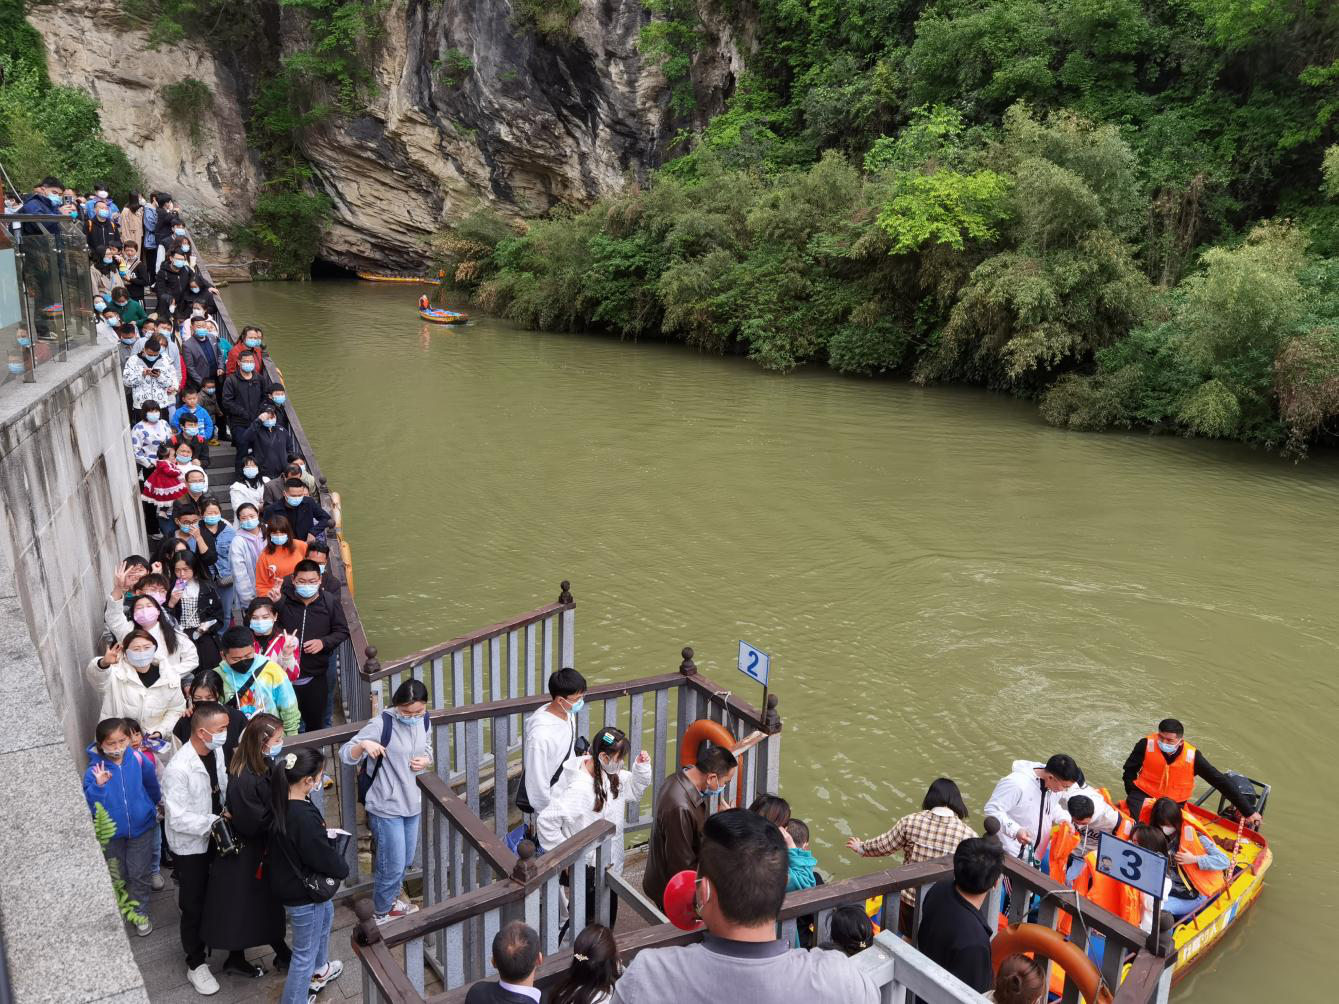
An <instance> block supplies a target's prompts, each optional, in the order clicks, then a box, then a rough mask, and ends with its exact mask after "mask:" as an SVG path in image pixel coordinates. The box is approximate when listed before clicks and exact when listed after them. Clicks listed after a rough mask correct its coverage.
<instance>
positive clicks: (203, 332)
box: [195, 328, 209, 338]
mask: <svg viewBox="0 0 1339 1004" xmlns="http://www.w3.org/2000/svg"><path fill="white" fill-rule="evenodd" d="M195 337H196V338H208V337H209V329H208V328H196V329H195Z"/></svg>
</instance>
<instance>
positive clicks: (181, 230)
mask: <svg viewBox="0 0 1339 1004" xmlns="http://www.w3.org/2000/svg"><path fill="white" fill-rule="evenodd" d="M172 236H174V237H185V236H186V228H185V227H173V228H172Z"/></svg>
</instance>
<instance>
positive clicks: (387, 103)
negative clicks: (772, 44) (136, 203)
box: [33, 0, 741, 270]
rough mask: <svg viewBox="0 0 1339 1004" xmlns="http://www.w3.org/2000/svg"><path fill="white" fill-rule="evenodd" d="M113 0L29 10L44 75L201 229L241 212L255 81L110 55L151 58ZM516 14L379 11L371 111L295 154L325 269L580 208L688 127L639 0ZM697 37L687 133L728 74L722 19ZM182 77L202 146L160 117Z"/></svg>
mask: <svg viewBox="0 0 1339 1004" xmlns="http://www.w3.org/2000/svg"><path fill="white" fill-rule="evenodd" d="M118 3H119V0H62V2H61V3H60V4H58V5H57V6H56V7H55V8H43V9H46V10H52V9H54V10H56V11H58V17H56V18H51V19H45V18H34V19H33V24H34V25H35V26H36V27H37V28H38V29H39V30H40V31H41V32H42V34H43V36H44V38H45V39H46V43H47V46H48V52H49V63H50V70H51V75H52V78H53V79H55V80H56V81H57V82H59V83H64V84H69V85H71V86H79V87H84V88H86V89H87V90H89V91H91V92H92V93H93V94H94V95H95V96H96V97H97V98H98V99H99V100H100V101H101V102H102V108H103V122H104V124H105V126H106V128H107V132H108V134H109V135H110V136H113V137H116V136H120V137H124V139H125V142H126V144H127V148H128V150H129V153H130V155H131V158H132V159H133V160H134V161H135V163H136V164H137V165H138V166H139V167H140V169H141V170H142V171H143V173H144V175H145V178H146V181H147V182H148V184H149V185H150V187H158V188H165V189H167V190H170V191H172V192H173V193H174V194H176V195H178V197H179V198H180V199H181V200H182V201H184V202H185V203H187V204H188V205H189V206H191V207H192V208H193V209H194V210H195V211H196V212H197V213H199V214H201V215H203V216H205V217H206V218H208V219H215V220H218V221H220V222H227V221H234V220H238V219H243V218H245V217H246V215H247V214H248V213H249V211H250V209H251V207H252V206H253V205H254V202H255V196H256V191H257V181H258V175H257V169H256V166H255V164H254V161H253V159H252V158H251V157H249V156H248V155H247V154H246V153H245V152H244V151H245V149H246V143H245V135H244V131H243V128H242V123H243V121H244V117H245V116H244V110H243V108H242V107H241V106H242V100H240V99H239V95H243V96H244V95H246V94H248V93H249V92H250V91H251V90H252V85H253V84H254V81H250V80H246V79H241V80H234V79H233V78H232V76H231V75H230V73H229V71H228V70H226V69H225V68H224V67H223V66H222V65H221V64H220V63H219V62H218V61H216V59H215V58H214V57H213V56H211V54H210V53H209V52H208V51H207V50H206V49H204V48H202V47H201V46H199V45H194V44H183V45H177V46H173V47H169V48H165V49H161V50H159V51H158V52H157V53H150V58H143V57H141V58H137V59H125V58H123V57H122V55H121V54H122V53H124V52H127V51H132V52H139V53H148V52H149V50H148V49H147V42H146V40H145V39H144V38H143V35H142V33H139V32H136V31H134V30H133V29H132V30H127V29H126V28H125V26H124V24H123V23H122V22H121V21H120V19H119V15H118V10H119V7H118ZM514 17H515V15H514V13H513V11H512V8H511V5H510V4H509V3H508V2H506V0H501V2H500V0H445V2H441V0H393V3H392V4H391V6H390V7H389V8H388V10H387V12H386V14H385V18H384V31H383V33H382V37H381V38H380V39H379V40H378V41H377V43H376V44H375V46H374V47H373V50H372V52H371V54H370V58H371V60H372V63H371V65H370V66H369V70H370V71H371V73H372V75H373V77H374V79H375V81H376V85H377V86H376V92H375V95H374V96H373V97H372V98H371V100H370V102H369V104H368V106H367V108H366V109H365V110H364V111H363V113H362V114H360V115H358V116H356V117H341V118H338V119H335V120H334V121H332V122H331V123H329V124H327V125H325V126H323V127H322V128H321V129H320V130H319V131H318V132H317V133H316V134H315V135H312V136H310V137H309V138H308V139H307V141H306V143H305V144H304V152H305V153H306V155H307V157H308V159H309V160H310V161H311V163H312V166H313V168H314V169H315V175H316V179H317V183H318V184H319V185H320V186H321V187H322V188H323V189H324V190H325V191H326V193H327V194H328V195H330V197H331V198H332V199H333V201H334V203H335V214H334V221H333V224H332V226H331V227H330V230H329V232H328V234H327V237H326V241H325V246H324V248H323V257H325V258H327V259H329V260H330V261H333V262H336V263H338V264H341V265H344V266H346V267H350V268H368V267H370V268H375V269H378V270H386V269H396V270H398V269H414V268H418V267H421V264H422V260H423V247H424V241H425V239H426V238H427V237H429V236H431V235H432V234H434V233H436V232H438V231H440V230H441V229H442V228H443V227H445V226H448V225H449V224H450V223H452V222H453V221H454V220H457V219H459V218H461V217H462V216H464V215H466V214H468V213H469V212H471V211H473V210H474V209H475V208H477V207H478V206H480V205H481V204H488V205H492V206H494V207H495V208H497V209H499V210H501V211H502V212H504V213H508V214H513V215H517V216H534V215H537V214H539V213H543V212H545V211H547V210H549V209H550V208H552V207H553V206H555V205H557V204H559V203H563V204H570V205H583V204H586V203H589V202H590V201H592V200H594V199H595V198H597V197H599V196H600V195H602V194H605V193H608V192H611V191H615V190H617V189H618V188H619V187H621V186H622V185H623V184H624V183H625V182H626V180H627V179H628V178H629V177H640V176H644V175H645V174H646V172H647V171H648V170H649V169H651V168H652V167H654V166H656V165H657V164H659V163H660V162H661V161H662V160H663V159H664V157H665V155H666V153H667V145H668V143H669V140H670V139H671V138H672V136H673V133H674V132H675V131H677V130H678V129H680V128H683V127H685V126H691V125H693V124H694V123H692V122H684V121H676V120H673V119H672V117H671V115H670V112H669V107H668V89H667V86H666V83H665V79H664V77H663V75H662V74H661V73H660V72H659V71H658V70H656V69H654V68H652V67H648V66H646V65H645V64H644V63H643V61H642V58H641V55H640V53H639V52H638V50H637V38H638V34H639V32H640V30H641V28H642V26H643V25H644V24H646V23H647V21H648V20H649V15H648V13H647V12H646V10H645V9H644V8H643V7H642V5H641V2H640V0H582V2H581V8H580V11H579V13H578V15H577V16H576V18H575V19H574V20H573V22H572V25H571V34H570V36H569V37H565V38H562V39H545V38H542V37H540V36H538V35H536V34H535V33H534V32H532V31H530V30H528V29H525V28H521V27H518V26H517V25H516V24H515V23H514ZM44 21H45V22H46V23H44ZM278 23H279V24H280V25H281V26H282V27H281V31H280V36H281V37H280V48H281V50H282V51H283V52H291V51H296V50H297V49H298V48H300V47H301V46H302V45H303V44H304V42H305V34H304V31H303V27H302V21H301V15H297V14H295V13H293V12H291V11H285V12H283V14H282V16H281V17H280V18H279V19H278ZM705 38H706V45H705V46H704V47H703V51H702V52H701V53H700V55H699V57H698V59H697V61H696V63H695V67H694V87H695V91H696V93H697V96H698V105H699V112H698V115H699V122H702V121H705V119H706V117H707V116H708V115H709V114H712V113H714V112H715V111H717V110H719V108H720V106H721V104H722V103H723V102H724V100H725V98H727V97H728V96H729V95H730V94H731V93H732V92H733V90H734V86H735V81H736V79H737V77H738V74H739V72H740V69H741V59H740V55H739V51H738V50H739V48H740V47H739V46H738V45H737V44H736V41H735V39H734V36H733V33H732V30H731V29H730V27H729V26H728V25H727V24H725V23H724V22H715V21H712V20H710V19H709V20H708V23H707V31H706V35H705ZM90 43H93V44H90ZM462 56H463V57H464V58H462ZM465 60H468V66H466V65H465ZM230 65H237V61H236V60H230ZM188 76H192V77H196V78H198V79H200V80H203V81H204V82H205V83H206V84H208V85H209V86H210V88H211V89H212V90H213V92H214V103H213V108H212V110H211V112H210V114H209V115H208V116H206V121H204V122H203V123H202V126H203V136H202V139H201V141H200V142H193V141H192V140H191V139H190V137H189V135H188V132H187V131H186V130H185V129H184V128H183V127H182V125H181V124H178V123H173V122H169V121H167V118H166V111H165V108H164V104H163V102H162V100H161V98H160V97H159V94H158V89H159V88H160V87H162V86H163V85H164V84H168V83H173V82H176V81H178V80H181V79H183V78H184V77H188Z"/></svg>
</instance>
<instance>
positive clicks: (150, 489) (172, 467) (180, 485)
mask: <svg viewBox="0 0 1339 1004" xmlns="http://www.w3.org/2000/svg"><path fill="white" fill-rule="evenodd" d="M185 494H186V480H185V479H184V478H183V477H182V475H181V468H180V467H178V466H177V462H176V454H174V453H173V452H172V450H171V448H169V447H168V445H167V444H166V443H163V444H162V445H161V446H159V447H158V460H157V462H156V463H155V465H154V469H153V470H152V471H151V472H150V473H149V476H148V477H146V478H145V479H144V487H143V488H142V489H140V498H141V499H142V500H143V501H144V503H145V504H146V506H147V507H148V508H146V510H145V523H146V524H147V525H148V526H149V527H150V532H152V529H153V527H154V524H155V521H156V523H157V529H158V534H159V536H160V537H163V538H168V537H171V536H172V535H173V534H174V533H175V532H176V524H175V523H174V522H173V519H172V510H173V507H174V506H175V505H176V504H177V503H178V502H180V501H181V499H182V497H183V496H184V495H185ZM150 509H152V514H150V512H149V510H150Z"/></svg>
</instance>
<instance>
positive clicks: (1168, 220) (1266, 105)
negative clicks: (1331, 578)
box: [442, 0, 1339, 450]
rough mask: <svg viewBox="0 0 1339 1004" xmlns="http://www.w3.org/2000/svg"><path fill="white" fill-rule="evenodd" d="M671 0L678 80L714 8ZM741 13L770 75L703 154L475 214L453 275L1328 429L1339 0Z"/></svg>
mask: <svg viewBox="0 0 1339 1004" xmlns="http://www.w3.org/2000/svg"><path fill="white" fill-rule="evenodd" d="M647 6H648V8H649V9H650V10H652V11H653V13H654V15H655V16H654V19H653V21H652V27H651V29H650V30H648V31H647V32H644V33H643V51H644V53H646V54H647V55H648V56H650V57H652V58H655V59H657V60H659V61H661V63H662V65H663V66H664V67H665V70H666V74H667V76H668V77H669V79H670V81H671V83H672V84H673V83H674V82H675V81H676V80H677V79H678V78H677V77H676V74H680V75H681V74H682V73H683V72H684V71H685V69H686V67H687V66H688V65H690V64H691V57H692V52H691V51H689V50H691V47H692V46H694V45H696V44H698V40H699V39H700V38H701V37H703V33H702V32H701V31H700V30H699V29H700V27H701V25H700V23H697V22H695V21H694V18H695V17H696V14H695V13H693V12H694V11H696V10H697V8H696V7H695V6H694V5H692V4H685V3H680V2H679V0H655V3H654V4H649V3H648V5H647ZM745 10H746V8H745V5H734V4H727V5H724V6H721V7H719V8H718V12H719V13H721V14H723V15H724V16H736V17H741V18H742V17H746V16H747V17H749V18H756V23H757V30H756V32H755V33H752V34H751V35H750V36H749V37H752V38H756V51H752V52H750V53H749V55H748V57H747V73H746V75H745V76H744V78H743V79H742V80H741V81H740V83H739V87H738V89H737V92H736V93H735V95H734V96H733V98H732V99H731V101H730V103H729V105H728V107H727V108H726V109H725V110H724V112H722V113H721V114H720V115H718V116H716V117H715V118H714V119H712V120H711V121H710V122H709V123H708V124H707V126H706V127H705V129H704V130H702V132H701V133H700V134H697V135H695V136H692V137H687V142H686V143H685V148H684V153H683V155H682V156H680V157H679V158H678V159H677V160H674V161H672V162H671V163H669V164H668V165H667V166H666V168H665V169H663V170H662V171H661V172H660V173H659V174H658V175H657V176H655V177H654V178H652V179H651V181H650V182H649V183H648V184H646V185H643V186H636V185H634V186H632V187H630V188H629V189H628V190H627V191H625V192H623V193H622V194H619V195H617V196H612V197H610V198H607V199H605V200H603V201H601V202H600V203H598V204H597V205H595V206H593V207H591V208H589V209H587V210H585V211H580V212H567V213H559V214H555V215H554V216H553V217H552V218H550V219H546V220H542V221H539V222H536V223H534V224H532V225H531V226H530V227H529V228H528V229H526V230H525V231H524V232H523V233H517V232H516V231H515V230H513V229H511V228H508V227H505V226H501V225H497V224H491V225H486V224H485V223H483V222H482V221H481V219H480V218H479V217H477V216H476V217H474V218H471V220H469V221H466V223H464V224H462V226H461V227H460V228H459V230H458V231H457V232H456V233H455V234H453V235H452V236H451V238H450V239H449V240H446V241H444V242H443V244H442V257H443V264H444V265H446V266H448V267H449V268H450V270H451V272H450V274H451V275H452V276H453V277H454V280H455V283H456V286H457V289H458V290H460V291H463V292H465V293H467V294H469V295H471V296H473V297H475V298H476V299H477V300H478V301H479V302H480V304H481V305H483V306H484V307H485V309H492V310H497V311H500V312H503V313H505V314H506V315H508V316H510V317H512V318H514V319H516V320H518V321H521V322H522V323H525V324H529V325H534V326H537V327H546V328H550V327H551V328H578V329H580V328H589V329H599V330H607V331H613V332H617V333H618V334H620V335H622V336H624V337H633V338H637V337H648V336H651V337H669V338H674V339H679V340H682V341H684V342H687V343H689V344H692V345H697V346H701V347H704V348H709V349H712V350H717V351H721V350H725V351H734V350H741V351H746V352H747V353H748V354H749V355H750V356H751V357H752V358H753V359H755V360H757V361H758V362H759V363H761V364H762V365H764V366H767V367H769V368H773V369H781V370H785V369H789V368H791V367H793V366H797V365H801V364H804V363H807V362H811V361H820V362H826V363H827V364H828V365H830V366H832V367H834V368H836V369H838V370H841V371H843V372H853V373H877V372H883V371H897V372H901V373H905V374H908V375H910V376H912V377H913V378H915V379H917V380H921V381H934V380H955V381H969V382H974V383H980V384H983V385H986V386H990V387H996V388H1000V389H1006V390H1009V391H1011V392H1014V393H1018V394H1024V395H1028V396H1035V397H1037V398H1039V399H1040V401H1041V404H1042V411H1043V414H1044V415H1045V416H1046V417H1047V418H1048V419H1049V420H1051V421H1053V422H1056V423H1059V424H1063V425H1066V426H1069V427H1072V428H1083V429H1092V428H1101V427H1106V426H1111V425H1118V426H1133V425H1146V426H1152V427H1158V428H1169V429H1175V430H1178V431H1182V432H1185V433H1189V434H1199V435H1206V436H1226V437H1236V438H1241V439H1245V440H1249V441H1253V442H1259V443H1266V444H1278V445H1287V446H1288V447H1290V448H1291V449H1293V450H1300V449H1303V448H1304V447H1305V445H1306V444H1307V443H1309V442H1312V441H1314V440H1315V439H1316V438H1317V437H1318V436H1323V435H1325V428H1326V427H1325V423H1326V422H1327V420H1329V419H1330V418H1332V417H1334V416H1335V415H1339V336H1336V335H1335V333H1334V332H1335V327H1336V321H1337V320H1339V312H1337V310H1339V297H1337V296H1336V287H1335V285H1334V283H1335V281H1336V278H1337V277H1339V206H1336V205H1334V204H1333V203H1331V202H1329V201H1327V200H1328V199H1330V198H1333V197H1335V196H1339V147H1336V146H1333V145H1330V144H1332V143H1333V140H1334V135H1333V134H1334V128H1335V123H1334V119H1335V113H1336V112H1337V111H1339V60H1335V59H1334V56H1333V54H1334V52H1335V51H1339V13H1336V8H1334V7H1333V6H1332V5H1322V4H1317V3H1312V2H1311V0H1180V2H1177V3H1172V4H1165V3H1154V2H1152V0H929V2H923V0H916V2H912V0H809V2H808V3H796V2H794V0H759V3H758V4H757V5H756V8H753V9H749V10H748V13H747V14H745V13H744V12H745ZM735 11H738V12H739V13H737V14H735V13H733V12H735ZM674 100H676V101H681V102H684V103H685V105H686V104H687V103H689V102H691V94H686V93H685V92H684V91H683V90H682V89H681V90H680V91H679V92H677V96H676V97H675V99H674ZM676 107H678V106H676ZM1327 146H1328V149H1327ZM1332 256H1334V257H1332Z"/></svg>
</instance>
